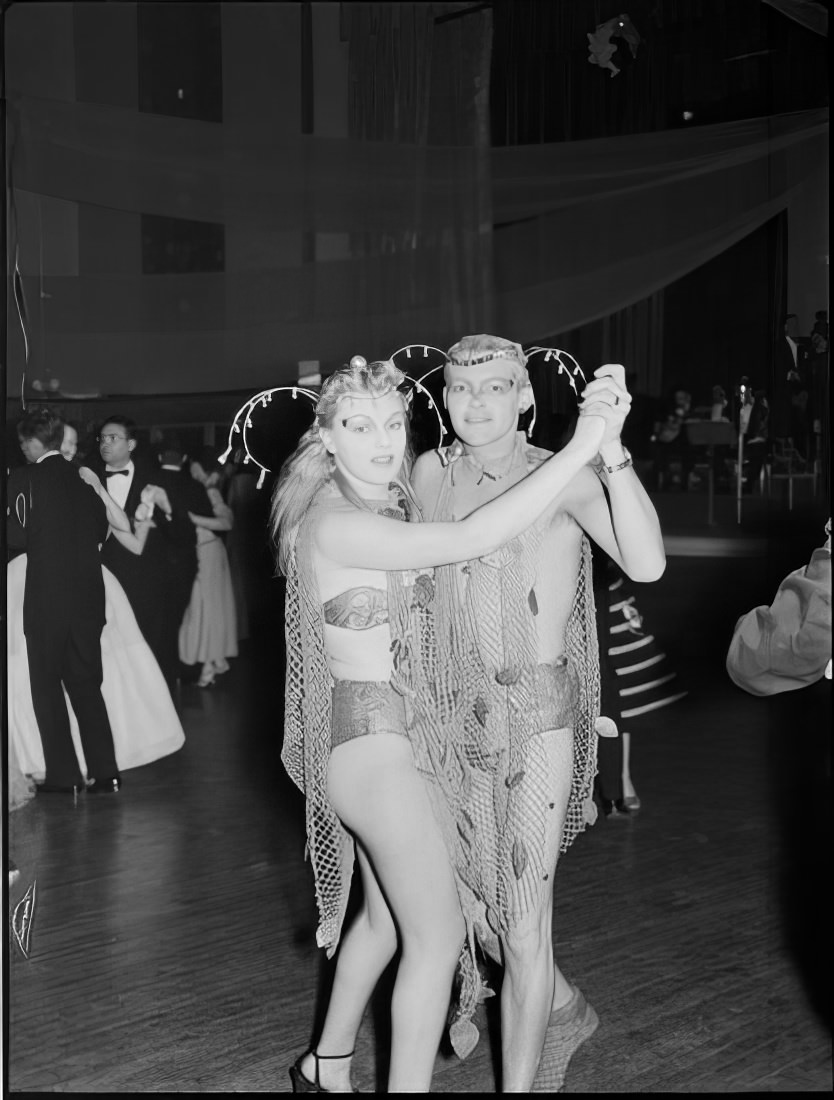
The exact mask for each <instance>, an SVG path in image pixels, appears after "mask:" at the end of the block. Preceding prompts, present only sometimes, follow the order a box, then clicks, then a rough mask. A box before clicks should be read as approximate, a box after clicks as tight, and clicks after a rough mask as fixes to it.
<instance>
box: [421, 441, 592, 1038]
mask: <svg viewBox="0 0 834 1100" xmlns="http://www.w3.org/2000/svg"><path fill="white" fill-rule="evenodd" d="M453 448H454V445H453ZM549 454H550V453H549V452H547V451H543V450H540V449H538V448H534V447H531V446H529V445H528V444H526V443H524V442H523V436H520V437H519V440H518V442H517V445H516V463H517V465H518V466H520V467H521V468H520V469H518V470H517V472H518V473H522V472H523V473H527V472H529V471H530V470H532V469H534V468H535V467H536V466H538V465H539V464H540V463H541V462H542V461H544V460H545V459H546V458H548V457H549ZM442 455H443V458H444V459H446V460H448V459H449V457H450V451H446V452H443V453H442ZM454 467H455V455H454V450H453V449H452V450H451V461H447V463H446V466H445V470H444V474H443V481H442V484H441V487H440V492H439V496H438V498H437V506H436V509H435V511H434V514H433V517H432V518H434V519H437V520H443V519H451V518H453V509H452V485H453V482H452V478H453V476H454ZM546 524H547V519H546V518H545V519H542V520H541V521H539V522H538V523H537V524H535V525H533V526H532V527H530V528H528V530H527V531H525V532H524V533H523V534H522V535H520V536H518V537H517V538H515V539H513V540H511V542H509V543H507V544H506V545H505V546H503V547H502V548H501V549H499V550H498V551H496V552H495V553H493V554H489V555H486V556H484V557H481V558H478V559H476V560H473V561H470V562H469V563H467V565H466V566H465V573H466V583H465V584H461V577H460V572H459V570H458V568H457V567H456V566H444V567H441V568H439V569H437V570H435V573H434V593H433V594H434V599H433V602H432V614H431V615H430V626H429V627H428V628H427V629H426V628H424V630H423V632H422V634H415V637H422V638H423V639H424V640H427V645H425V646H424V648H423V649H422V651H421V653H420V659H419V661H415V662H413V664H414V668H413V670H412V676H411V682H412V685H413V686H414V687H415V689H416V705H415V709H414V716H413V722H412V728H411V738H412V744H413V747H414V751H415V758H416V760H417V763H418V767H420V769H421V770H423V771H424V772H425V773H426V775H427V776H428V777H429V778H430V781H431V785H432V786H431V789H432V790H433V791H434V794H435V797H436V801H437V806H436V815H437V817H438V820H439V821H440V822H441V826H442V828H443V830H444V835H445V838H446V841H447V846H448V847H449V850H450V855H451V858H452V860H453V864H454V868H455V873H456V877H457V880H458V890H459V895H460V898H461V904H462V908H463V912H464V917H465V920H466V925H467V931H468V939H469V947H470V954H471V956H472V959H471V960H469V961H467V962H466V964H465V965H464V967H462V969H461V972H460V974H461V990H460V999H459V1003H458V1006H457V1010H456V1018H455V1020H454V1022H453V1024H452V1028H451V1032H450V1037H451V1039H452V1043H453V1046H454V1047H455V1049H456V1051H457V1052H458V1053H459V1054H460V1055H461V1056H465V1055H466V1054H467V1053H468V1052H469V1050H471V1049H472V1047H473V1046H474V1044H475V1042H477V1030H476V1029H475V1028H474V1025H473V1024H472V1023H471V1019H470V1018H471V1015H472V1013H473V1012H474V1009H475V1007H476V1006H477V1002H478V1000H479V999H481V998H482V997H483V996H484V995H485V994H486V992H487V991H486V990H485V989H484V988H483V987H480V988H479V983H478V980H477V975H476V974H473V972H472V966H473V963H474V943H475V942H476V941H477V942H478V943H479V944H480V946H481V947H482V948H483V949H484V950H485V951H486V952H487V953H488V954H490V955H492V956H493V957H494V958H496V959H498V958H499V939H500V937H501V936H502V934H503V933H506V932H507V931H508V930H509V929H511V928H512V927H514V925H515V924H516V923H517V922H519V921H520V920H522V919H523V918H524V916H525V915H527V914H528V913H533V912H535V911H536V910H537V908H538V906H539V904H540V900H541V898H542V895H543V893H544V891H545V890H546V889H547V879H548V877H549V875H550V874H552V872H553V868H552V867H550V866H546V865H545V837H546V835H547V830H548V828H552V826H551V825H550V823H549V814H550V808H549V803H548V795H547V792H548V790H549V787H548V776H547V774H545V772H544V768H545V765H546V758H545V756H544V755H542V754H539V753H537V752H536V751H535V746H533V745H531V739H532V738H533V735H534V734H536V733H538V732H540V729H539V727H538V726H536V725H535V724H534V723H532V722H531V720H530V714H531V712H534V710H535V690H536V685H535V675H536V669H537V665H538V662H539V657H538V634H537V630H536V623H535V615H534V610H533V605H532V603H531V598H530V596H531V592H532V591H533V590H534V588H535V583H536V576H537V572H538V568H539V557H540V550H541V546H542V539H543V537H544V532H545V529H546ZM565 583H566V584H571V583H574V584H575V595H574V600H573V604H572V609H571V613H570V617H569V621H568V624H567V629H566V637H565V655H566V657H567V659H568V672H569V676H568V678H567V683H568V684H569V685H570V690H569V694H570V696H571V698H570V699H566V700H565V704H566V706H565V714H566V719H565V722H564V724H565V725H572V726H573V730H574V737H573V768H572V774H571V790H570V797H569V802H568V807H567V816H566V820H565V824H564V828H563V832H562V837H561V845H560V847H561V850H562V851H563V852H564V851H566V850H567V849H568V848H569V847H570V845H571V844H572V842H573V841H574V839H575V838H576V836H577V835H578V834H579V833H580V832H582V831H583V830H584V829H585V827H586V826H587V825H588V824H590V823H592V822H593V821H594V820H595V819H596V807H595V805H594V801H593V780H594V775H595V773H596V767H597V733H596V729H595V722H596V719H597V717H598V716H599V699H600V678H599V659H598V644H597V628H596V618H595V607H594V596H593V583H592V574H591V553H590V545H589V543H588V540H587V538H586V537H585V536H584V535H583V536H582V542H581V553H580V556H579V562H578V570H577V573H576V575H575V576H569V577H568V576H566V577H565ZM413 613H414V612H413V611H412V614H413ZM568 714H569V715H570V717H569V719H568V718H567V715H568Z"/></svg>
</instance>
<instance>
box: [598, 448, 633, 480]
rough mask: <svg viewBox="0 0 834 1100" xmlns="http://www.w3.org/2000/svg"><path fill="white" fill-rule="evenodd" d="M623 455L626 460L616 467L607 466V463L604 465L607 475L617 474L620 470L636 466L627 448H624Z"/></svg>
mask: <svg viewBox="0 0 834 1100" xmlns="http://www.w3.org/2000/svg"><path fill="white" fill-rule="evenodd" d="M623 454H624V455H625V458H624V459H623V461H622V462H618V463H617V465H616V466H606V465H605V463H603V464H602V468H603V469H604V470H605V472H606V473H607V474H616V472H617V471H618V470H625V469H626V467H628V466H633V465H634V462H633V460H632V457H631V454H630V452H629V451H628V449H627V448H626V447H623Z"/></svg>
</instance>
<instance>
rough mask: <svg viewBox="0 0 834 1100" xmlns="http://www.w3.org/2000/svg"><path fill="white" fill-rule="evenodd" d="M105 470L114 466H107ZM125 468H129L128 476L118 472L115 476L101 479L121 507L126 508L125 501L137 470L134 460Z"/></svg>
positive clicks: (124, 468)
mask: <svg viewBox="0 0 834 1100" xmlns="http://www.w3.org/2000/svg"><path fill="white" fill-rule="evenodd" d="M104 468H105V470H112V469H113V467H112V466H105V467H104ZM121 468H122V469H123V470H127V477H125V475H124V474H116V475H115V476H114V477H103V478H102V479H101V480H102V482H103V483H104V488H105V489H106V490H107V492H108V493H109V494H110V496H111V497H112V498H113V500H115V502H116V503H117V504H118V506H119V507H120V508H124V506H125V501H126V500H127V494H128V493H129V492H130V487H131V485H132V484H133V475H134V473H135V471H136V467H135V466H134V465H133V461H132V460H131V461H129V462H128V464H127V466H122V467H121Z"/></svg>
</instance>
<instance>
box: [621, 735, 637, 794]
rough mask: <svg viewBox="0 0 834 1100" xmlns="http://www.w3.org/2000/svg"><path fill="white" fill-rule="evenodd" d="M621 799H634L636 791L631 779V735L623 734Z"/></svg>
mask: <svg viewBox="0 0 834 1100" xmlns="http://www.w3.org/2000/svg"><path fill="white" fill-rule="evenodd" d="M622 739H623V798H634V797H635V796H636V794H637V791H635V789H634V782H633V781H632V778H631V734H630V733H623V734H622Z"/></svg>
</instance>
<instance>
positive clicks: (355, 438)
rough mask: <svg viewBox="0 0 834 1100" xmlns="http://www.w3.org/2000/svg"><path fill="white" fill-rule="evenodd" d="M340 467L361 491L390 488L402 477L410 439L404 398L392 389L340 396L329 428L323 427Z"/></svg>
mask: <svg viewBox="0 0 834 1100" xmlns="http://www.w3.org/2000/svg"><path fill="white" fill-rule="evenodd" d="M321 438H322V441H323V442H324V445H325V447H327V449H328V451H330V453H331V454H332V455H333V456H334V459H335V462H336V468H337V469H338V470H341V472H342V473H343V474H344V475H345V477H347V478H348V480H349V481H350V482H351V483H352V484H353V486H354V487H355V488H356V489H357V491H358V492H359V493H360V495H361V494H362V493H364V494H365V495H367V493H368V489H369V488H371V489H374V490H377V492H376V493H375V495H377V496H382V495H383V494H382V493H380V492H379V490H380V489H383V488H384V489H387V487H388V483H389V482H391V481H393V480H394V479H395V478H396V477H399V474H400V471H401V469H402V464H403V457H404V456H405V447H406V440H407V427H406V414H405V409H404V408H403V399H402V397H401V396H400V394H398V393H397V392H396V391H394V390H392V391H391V392H390V393H387V394H385V396H384V397H365V396H359V395H357V396H355V397H353V396H350V395H346V396H344V397H342V398H340V399H339V403H338V405H337V406H336V414H335V416H334V417H333V421H332V423H331V425H330V427H329V428H322V429H321Z"/></svg>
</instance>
